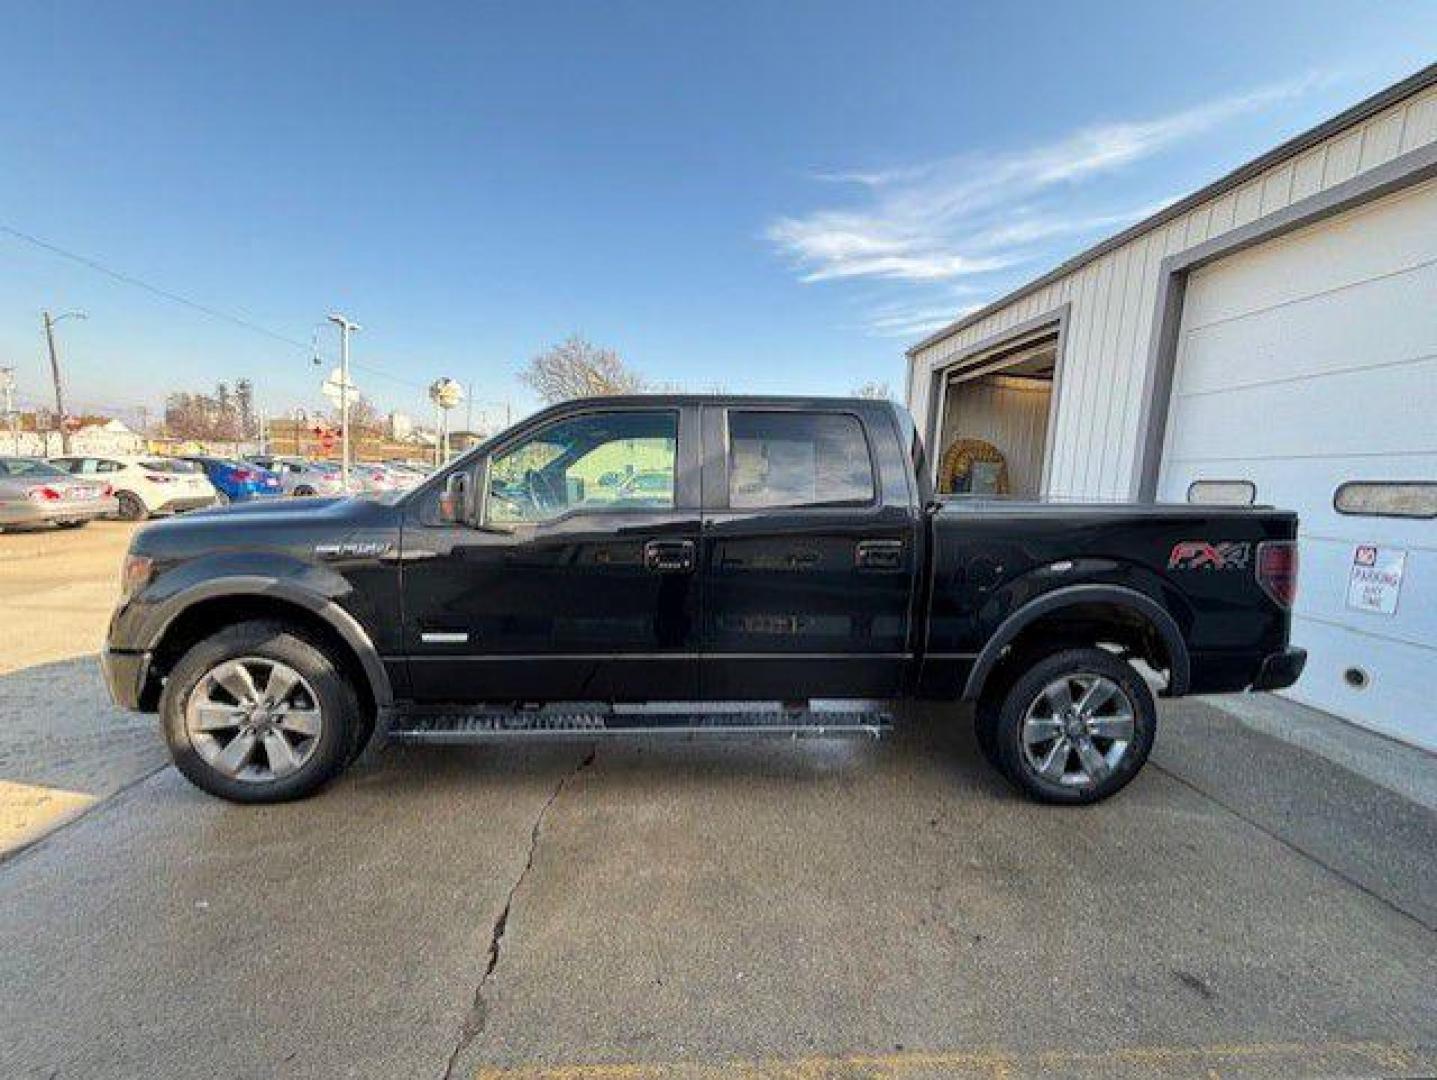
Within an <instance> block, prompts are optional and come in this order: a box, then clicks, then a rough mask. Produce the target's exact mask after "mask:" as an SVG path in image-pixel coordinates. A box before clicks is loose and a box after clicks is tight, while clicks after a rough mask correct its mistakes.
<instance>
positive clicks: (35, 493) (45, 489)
mask: <svg viewBox="0 0 1437 1080" xmlns="http://www.w3.org/2000/svg"><path fill="white" fill-rule="evenodd" d="M25 497H26V498H29V499H33V500H34V501H35V502H59V501H60V500H61V499H62V498H64V496H62V495H61V494H60V493H59V492H58V491H56V490H55V489H54V488H52V487H50V486H49V485H48V484H43V485H41V486H39V487H32V488H30V489H29V490H27V491H26V492H25Z"/></svg>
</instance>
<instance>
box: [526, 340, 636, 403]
mask: <svg viewBox="0 0 1437 1080" xmlns="http://www.w3.org/2000/svg"><path fill="white" fill-rule="evenodd" d="M519 378H520V379H521V380H523V381H524V382H525V383H527V384H528V385H529V386H530V387H531V388H532V389H533V390H534V392H535V393H537V394H538V395H539V397H540V398H542V399H543V400H544V402H545V403H546V404H550V405H552V404H554V403H555V402H559V401H569V400H571V399H573V398H580V397H605V396H610V395H613V394H637V393H639V392H640V391H642V390H643V389H644V380H643V378H642V377H641V376H640V375H639V374H638V373H637V372H635V371H631V370H630V369H629V367H628V366H627V365H626V364H625V363H624V361H623V359H622V358H621V357H620V356H619V354H618V353H616V352H614V350H613V349H604V348H600V347H599V346H597V345H595V344H593V343H592V342H589V341H585V340H584V339H583V338H581V337H579V336H578V335H577V334H576V335H574V336H573V337H570V338H569V339H568V340H566V341H562V342H560V343H559V344H558V345H553V346H551V347H549V348H547V349H545V350H544V351H543V352H541V353H539V354H538V355H537V356H535V357H534V358H533V359H532V360H530V361H529V366H528V367H526V368H525V369H524V370H523V371H522V372H520V373H519Z"/></svg>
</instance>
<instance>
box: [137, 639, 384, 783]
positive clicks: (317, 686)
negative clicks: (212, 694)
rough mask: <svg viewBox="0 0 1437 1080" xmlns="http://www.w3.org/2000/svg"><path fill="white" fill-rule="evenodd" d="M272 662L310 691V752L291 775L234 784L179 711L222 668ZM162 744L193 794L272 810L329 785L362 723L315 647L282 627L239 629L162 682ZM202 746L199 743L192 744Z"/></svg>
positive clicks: (345, 687)
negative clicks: (314, 718) (314, 730)
mask: <svg viewBox="0 0 1437 1080" xmlns="http://www.w3.org/2000/svg"><path fill="white" fill-rule="evenodd" d="M241 657H243V658H258V659H261V660H269V661H278V662H279V663H282V664H284V665H287V666H288V667H289V668H291V669H292V670H293V671H295V672H297V673H298V674H299V675H300V676H302V677H303V679H304V680H305V681H306V682H307V683H308V684H309V686H310V687H312V688H313V692H314V697H315V699H316V701H315V704H316V706H317V707H318V711H319V713H320V716H321V718H322V719H321V725H320V730H319V734H318V735H317V736H315V746H314V748H313V751H312V752H311V753H310V754H309V756H308V758H307V759H306V760H305V761H304V763H303V764H302V765H301V766H300V767H299V768H298V769H297V770H296V771H294V772H291V773H289V774H288V775H285V776H283V777H277V778H275V777H271V778H270V779H267V780H266V779H239V778H235V777H232V776H229V775H226V774H225V773H224V772H222V771H220V770H219V769H218V768H217V767H215V766H214V765H211V764H210V763H209V762H208V761H207V760H206V759H205V757H204V756H203V755H202V754H201V752H200V750H199V749H198V748H197V747H196V745H195V743H194V741H193V739H192V736H191V735H190V733H189V731H188V729H187V725H186V721H185V709H186V706H187V704H188V703H189V701H190V698H191V695H192V694H193V693H194V692H195V689H196V687H197V686H198V685H199V683H200V680H201V679H204V678H205V677H206V676H207V675H209V673H210V672H211V671H213V670H214V669H215V668H217V667H219V666H221V665H222V664H224V663H226V662H227V661H232V660H236V659H239V658H241ZM160 718H161V723H162V725H163V727H164V733H165V742H166V743H167V744H168V746H169V750H170V757H171V758H172V759H173V760H174V763H175V767H176V768H178V769H179V770H180V772H181V773H183V774H184V775H185V777H186V778H188V779H189V780H190V782H191V783H193V784H194V785H195V786H196V787H199V788H201V789H202V790H204V791H207V792H209V793H210V794H211V795H217V796H219V797H220V798H222V799H228V800H230V801H231V802H239V803H277V802H288V801H291V800H293V799H302V798H305V797H306V796H308V795H312V794H313V793H314V792H316V791H318V790H319V789H320V788H321V787H323V786H324V785H325V784H327V783H328V782H329V781H331V780H333V779H334V778H335V777H336V776H337V775H339V773H340V772H342V771H343V769H344V767H345V766H346V765H348V764H349V762H350V760H351V759H352V758H353V757H354V756H355V749H356V745H355V744H356V742H357V739H358V736H359V735H360V733H361V731H362V730H363V727H364V723H363V719H362V716H361V712H360V706H359V699H358V697H357V696H356V695H355V692H354V688H353V687H352V686H351V685H350V683H349V680H348V679H347V678H346V677H345V674H344V669H343V667H342V666H341V665H339V664H337V663H335V662H334V660H332V659H331V658H330V656H329V655H328V654H327V652H326V646H325V645H324V644H323V643H322V642H318V641H314V640H311V639H310V638H309V637H307V636H306V635H305V634H304V632H303V631H302V630H300V629H298V628H296V627H294V626H290V625H287V624H285V623H282V622H272V621H267V620H266V621H254V622H244V623H238V624H236V625H235V626H232V627H229V628H227V629H225V630H221V631H220V632H219V633H217V634H214V635H213V636H211V637H208V638H205V639H204V640H203V641H201V642H199V643H198V644H196V645H194V646H193V647H192V648H191V649H190V651H189V652H187V653H185V655H184V656H183V657H182V658H181V659H180V661H179V663H178V664H176V665H175V667H174V670H173V671H171V672H170V675H169V678H168V679H167V680H166V681H165V689H164V692H163V694H162V695H161V696H160ZM199 738H201V740H203V736H199Z"/></svg>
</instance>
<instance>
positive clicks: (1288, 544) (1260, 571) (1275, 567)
mask: <svg viewBox="0 0 1437 1080" xmlns="http://www.w3.org/2000/svg"><path fill="white" fill-rule="evenodd" d="M1297 563H1298V560H1297V541H1296V540H1264V541H1263V542H1262V543H1260V544H1258V545H1257V583H1258V584H1259V585H1261V586H1262V591H1263V592H1265V593H1267V595H1268V596H1270V597H1272V599H1273V602H1274V603H1276V604H1277V605H1279V606H1280V607H1285V608H1290V607H1292V605H1293V603H1294V602H1296V600H1297Z"/></svg>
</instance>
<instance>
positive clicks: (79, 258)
mask: <svg viewBox="0 0 1437 1080" xmlns="http://www.w3.org/2000/svg"><path fill="white" fill-rule="evenodd" d="M0 232H3V233H6V234H8V235H10V236H13V237H14V238H15V239H17V240H23V241H24V242H25V243H27V244H33V245H34V246H35V247H38V248H42V249H43V250H45V251H48V252H50V253H51V254H54V255H59V256H60V257H61V258H64V259H69V260H70V261H71V262H74V263H78V264H80V265H81V266H84V267H86V268H88V269H90V270H94V271H95V272H96V273H99V274H104V275H105V276H106V277H108V278H111V279H113V280H114V281H118V282H120V283H121V284H124V285H129V286H131V287H133V288H136V289H143V290H144V291H145V292H147V293H151V294H152V295H154V296H158V297H160V298H161V299H164V300H168V301H170V302H171V303H174V304H179V305H181V306H182V307H187V308H189V309H191V310H192V311H198V312H199V313H200V314H202V315H208V316H209V317H210V318H212V319H219V320H221V321H222V322H227V323H230V324H231V325H233V326H238V327H240V328H242V329H245V330H249V331H251V332H252V333H256V334H261V335H263V336H264V337H267V338H270V339H271V340H274V341H279V342H283V343H284V344H285V345H292V346H293V347H294V348H296V349H302V350H303V351H304V352H305V353H306V355H313V354H314V353H315V352H316V351H317V350H315V348H314V345H313V343H306V342H303V341H300V340H298V339H296V338H292V337H289V336H288V335H286V334H281V333H280V332H279V331H277V330H271V329H270V328H269V327H267V326H263V325H261V324H260V323H257V322H255V321H254V320H253V319H249V318H246V317H245V316H243V315H236V314H234V313H233V312H229V311H223V310H221V309H220V308H217V307H211V306H210V305H209V304H203V303H200V302H199V301H198V300H191V299H190V298H189V297H187V296H181V295H180V294H179V293H177V292H171V291H170V290H169V289H166V288H162V287H161V286H159V285H154V284H151V283H150V282H148V281H145V280H144V279H143V278H138V277H135V276H134V275H133V274H127V273H125V272H124V271H123V270H116V269H114V268H113V267H110V266H106V265H105V264H104V263H102V262H100V261H99V260H98V259H92V258H90V257H89V256H88V255H81V254H79V253H78V252H74V251H69V250H66V249H65V248H62V247H60V246H59V245H58V244H52V243H50V242H49V241H48V240H42V239H41V238H40V237H38V236H34V235H32V234H30V233H27V232H24V231H23V230H21V229H17V228H14V227H13V226H11V225H6V224H3V223H0ZM350 366H351V367H354V368H356V369H357V370H359V371H365V372H368V373H369V374H371V375H377V376H379V377H380V378H382V379H389V380H390V381H392V382H395V383H399V384H400V385H401V386H408V387H411V388H413V389H415V390H423V389H425V384H424V383H422V382H415V381H414V380H412V379H405V378H403V377H402V376H399V375H391V374H390V373H389V372H387V371H384V370H382V369H381V368H376V367H374V366H373V365H370V364H360V363H353V364H351V365H350Z"/></svg>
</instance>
